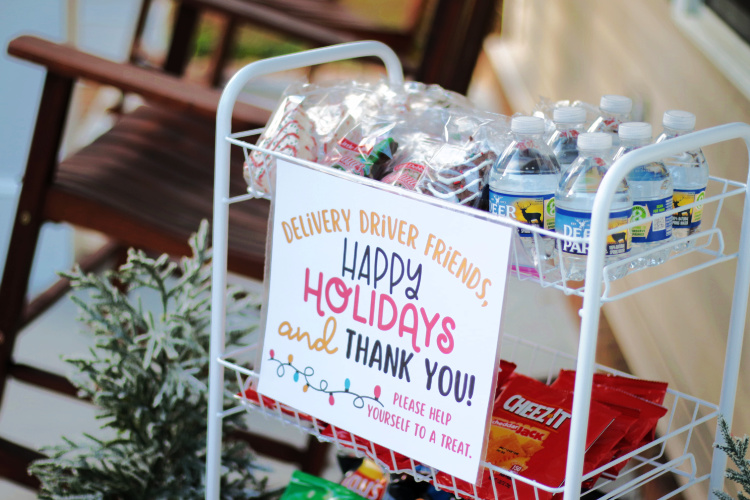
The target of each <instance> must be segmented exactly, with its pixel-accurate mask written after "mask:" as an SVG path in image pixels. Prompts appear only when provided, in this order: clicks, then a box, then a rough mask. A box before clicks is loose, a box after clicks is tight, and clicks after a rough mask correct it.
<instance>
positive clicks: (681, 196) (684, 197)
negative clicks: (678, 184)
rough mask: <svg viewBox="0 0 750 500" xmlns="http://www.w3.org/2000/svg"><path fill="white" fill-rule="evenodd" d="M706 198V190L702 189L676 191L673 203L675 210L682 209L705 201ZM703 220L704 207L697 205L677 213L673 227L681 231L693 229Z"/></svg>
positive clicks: (673, 220) (673, 219)
mask: <svg viewBox="0 0 750 500" xmlns="http://www.w3.org/2000/svg"><path fill="white" fill-rule="evenodd" d="M705 197H706V188H701V189H675V190H674V196H672V201H673V203H674V205H673V206H674V208H680V207H682V206H685V205H689V204H691V203H694V202H696V201H703V198H705ZM702 218H703V205H697V206H695V207H693V208H688V209H685V210H682V211H680V212H677V213H676V214H674V216H673V217H672V226H673V227H675V228H680V229H692V228H694V227H698V226H700V224H701V219H702Z"/></svg>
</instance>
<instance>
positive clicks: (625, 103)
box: [599, 94, 633, 113]
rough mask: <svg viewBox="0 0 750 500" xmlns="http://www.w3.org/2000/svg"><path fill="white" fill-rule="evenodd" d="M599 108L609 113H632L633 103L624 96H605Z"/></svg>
mask: <svg viewBox="0 0 750 500" xmlns="http://www.w3.org/2000/svg"><path fill="white" fill-rule="evenodd" d="M599 107H600V108H601V110H602V111H607V112H609V113H630V110H631V109H632V108H633V101H632V100H631V99H630V97H625V96H624V95H611V94H610V95H603V96H602V98H601V100H600V101H599Z"/></svg>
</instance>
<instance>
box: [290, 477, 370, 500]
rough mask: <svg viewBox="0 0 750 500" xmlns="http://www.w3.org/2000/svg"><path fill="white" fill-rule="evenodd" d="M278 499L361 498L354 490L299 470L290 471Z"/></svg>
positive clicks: (340, 499) (339, 499)
mask: <svg viewBox="0 0 750 500" xmlns="http://www.w3.org/2000/svg"><path fill="white" fill-rule="evenodd" d="M280 500H363V499H362V497H361V496H360V495H357V494H356V493H355V492H353V491H352V490H350V489H349V488H346V487H345V486H341V485H340V484H336V483H334V482H331V481H328V480H327V479H323V478H320V477H316V476H312V475H310V474H306V473H304V472H301V471H298V470H296V471H294V472H293V473H292V477H291V480H290V481H289V485H288V486H287V487H286V489H285V490H284V493H282V494H281V497H280Z"/></svg>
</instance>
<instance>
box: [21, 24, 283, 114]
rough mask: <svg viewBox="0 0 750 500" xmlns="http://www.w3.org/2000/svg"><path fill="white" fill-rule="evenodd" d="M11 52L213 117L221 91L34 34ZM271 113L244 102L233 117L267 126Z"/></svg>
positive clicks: (68, 75) (60, 71)
mask: <svg viewBox="0 0 750 500" xmlns="http://www.w3.org/2000/svg"><path fill="white" fill-rule="evenodd" d="M8 54H10V55H12V56H15V57H18V58H20V59H24V60H26V61H30V62H32V63H35V64H39V65H41V66H44V67H46V68H47V71H49V72H50V73H53V74H57V75H60V76H63V77H66V78H70V79H71V80H76V79H79V78H82V79H86V80H91V81H93V82H96V83H100V84H103V85H111V86H113V87H116V88H118V89H121V90H123V91H125V92H131V93H135V94H138V95H141V96H142V97H143V98H144V99H146V100H148V101H150V102H154V103H157V104H161V105H163V106H166V107H169V108H171V109H175V110H176V111H185V112H191V113H194V114H197V115H200V116H203V117H206V118H214V117H215V116H216V109H217V108H218V104H219V99H220V97H221V91H220V90H216V89H211V88H207V87H204V86H201V85H198V84H195V83H191V82H187V81H185V80H181V79H180V78H177V77H175V76H172V75H168V74H165V73H159V72H156V71H154V70H149V69H145V68H140V67H138V66H134V65H132V64H128V63H117V62H113V61H110V60H107V59H103V58H101V57H97V56H94V55H91V54H87V53H84V52H81V51H79V50H76V49H74V48H72V47H69V46H66V45H61V44H57V43H53V42H50V41H48V40H44V39H41V38H36V37H33V36H21V37H18V38H16V39H14V40H12V41H11V42H10V44H9V45H8ZM269 116H270V112H269V111H267V110H264V109H260V108H256V107H254V106H250V105H248V104H244V103H239V102H238V103H237V104H236V105H235V108H234V118H235V119H236V120H239V121H242V122H244V123H247V124H253V125H264V124H265V123H266V122H267V121H268V118H269Z"/></svg>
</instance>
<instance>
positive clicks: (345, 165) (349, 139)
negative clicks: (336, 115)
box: [321, 117, 398, 177]
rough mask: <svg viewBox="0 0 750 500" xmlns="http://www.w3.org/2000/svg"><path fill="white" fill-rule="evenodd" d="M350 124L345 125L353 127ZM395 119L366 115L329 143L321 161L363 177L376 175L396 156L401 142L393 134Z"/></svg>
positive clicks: (345, 124)
mask: <svg viewBox="0 0 750 500" xmlns="http://www.w3.org/2000/svg"><path fill="white" fill-rule="evenodd" d="M349 125H350V124H349V123H344V124H342V126H343V127H349ZM395 127H396V122H395V121H394V120H386V119H380V118H369V117H366V118H363V119H362V120H361V121H360V122H359V123H357V124H354V125H353V126H351V128H349V130H348V131H346V132H343V133H341V134H340V135H341V136H340V138H339V139H338V140H337V141H336V142H335V143H331V144H330V145H329V146H328V148H327V149H328V152H327V154H326V156H325V157H324V158H322V160H321V164H322V165H325V166H329V167H332V168H335V169H338V170H344V171H346V172H349V173H351V174H355V175H359V176H361V177H373V172H378V171H380V170H381V169H382V168H383V165H384V164H386V163H388V162H390V161H391V160H392V159H393V155H394V154H395V153H396V150H397V149H398V142H397V141H396V139H394V137H393V130H394V128H395Z"/></svg>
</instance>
